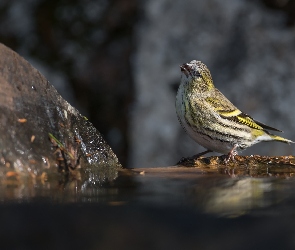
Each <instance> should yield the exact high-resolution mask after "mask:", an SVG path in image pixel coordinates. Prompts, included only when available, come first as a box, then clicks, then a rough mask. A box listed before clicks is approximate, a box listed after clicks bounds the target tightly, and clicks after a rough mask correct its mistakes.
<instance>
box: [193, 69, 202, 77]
mask: <svg viewBox="0 0 295 250" xmlns="http://www.w3.org/2000/svg"><path fill="white" fill-rule="evenodd" d="M194 76H195V77H202V75H201V74H200V72H199V71H197V70H196V71H195V72H194Z"/></svg>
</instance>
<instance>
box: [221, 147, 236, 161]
mask: <svg viewBox="0 0 295 250" xmlns="http://www.w3.org/2000/svg"><path fill="white" fill-rule="evenodd" d="M237 147H238V145H237V144H236V145H235V146H234V147H233V148H232V149H231V151H229V153H228V154H227V155H226V157H225V160H224V162H225V164H227V163H228V161H229V160H230V159H232V161H234V160H235V156H236V155H238V152H237V150H236V149H237Z"/></svg>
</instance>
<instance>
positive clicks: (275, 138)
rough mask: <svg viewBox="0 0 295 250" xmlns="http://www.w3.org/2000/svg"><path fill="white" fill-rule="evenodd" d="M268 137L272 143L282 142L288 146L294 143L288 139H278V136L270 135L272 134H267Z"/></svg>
mask: <svg viewBox="0 0 295 250" xmlns="http://www.w3.org/2000/svg"><path fill="white" fill-rule="evenodd" d="M268 135H269V136H270V137H271V138H272V139H273V140H274V141H280V142H284V143H288V144H290V143H295V142H293V141H291V140H288V139H286V138H283V137H280V136H278V135H272V134H270V133H268Z"/></svg>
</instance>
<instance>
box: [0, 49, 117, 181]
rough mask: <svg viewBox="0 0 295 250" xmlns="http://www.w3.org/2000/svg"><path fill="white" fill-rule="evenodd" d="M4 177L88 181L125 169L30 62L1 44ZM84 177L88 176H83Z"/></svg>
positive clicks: (1, 160)
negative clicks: (66, 176)
mask: <svg viewBox="0 0 295 250" xmlns="http://www.w3.org/2000/svg"><path fill="white" fill-rule="evenodd" d="M0 134H1V136H0V176H2V177H7V178H8V177H11V176H33V177H34V178H35V177H38V176H42V175H43V176H44V174H46V175H49V174H56V173H65V174H68V173H74V172H80V176H82V177H83V178H84V180H86V181H87V182H93V183H97V182H99V183H101V181H103V180H112V179H114V178H115V177H116V176H117V170H118V169H119V168H120V167H121V165H120V163H119V162H118V159H117V157H116V155H115V154H114V153H113V151H112V149H111V148H110V147H109V145H108V144H107V143H106V142H105V141H104V140H103V138H102V136H101V134H100V133H99V132H98V131H97V130H96V129H95V128H94V127H93V125H92V124H91V123H90V122H89V121H88V120H87V118H86V117H84V116H82V115H81V114H80V113H79V112H78V111H77V110H76V109H75V108H73V107H72V106H71V105H70V104H69V103H68V102H66V101H65V100H64V99H63V98H62V97H61V96H60V95H59V94H58V93H57V91H56V89H55V88H54V87H53V86H52V85H51V84H50V83H49V82H48V81H47V80H46V79H45V77H44V76H42V75H41V73H40V72H39V71H37V70H36V69H35V68H33V67H32V66H31V65H30V64H29V63H28V62H27V61H26V60H24V59H23V58H22V57H20V56H19V55H18V54H16V53H15V52H13V51H12V50H10V49H8V48H7V47H5V46H4V45H3V44H0ZM81 174H82V175H81Z"/></svg>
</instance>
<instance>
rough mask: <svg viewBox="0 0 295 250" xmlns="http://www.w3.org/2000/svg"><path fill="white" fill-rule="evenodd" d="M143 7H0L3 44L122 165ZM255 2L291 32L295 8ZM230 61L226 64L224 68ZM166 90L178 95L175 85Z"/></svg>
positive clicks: (99, 3)
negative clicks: (72, 109)
mask: <svg viewBox="0 0 295 250" xmlns="http://www.w3.org/2000/svg"><path fill="white" fill-rule="evenodd" d="M143 2H144V1H136V0H112V1H111V0H73V1H65V0H61V1H60V0H58V1H57V0H50V1H48V0H34V1H33V0H31V1H23V0H13V1H11V0H9V1H8V0H2V1H1V3H0V42H2V43H4V44H5V45H6V46H8V47H10V48H12V49H13V50H15V51H16V52H18V53H19V54H20V55H22V56H24V57H25V58H26V59H27V60H28V61H30V62H31V63H32V64H33V65H34V66H35V67H36V68H37V69H39V70H40V71H41V72H42V73H43V74H44V75H45V76H46V77H47V79H48V80H49V81H50V82H51V83H52V84H53V85H54V86H55V87H56V88H57V89H58V91H59V92H60V93H61V95H62V96H63V97H65V98H66V99H67V100H68V101H69V102H70V103H71V104H72V105H73V106H75V107H76V108H78V109H79V110H80V111H81V113H82V114H84V115H86V116H87V117H88V118H89V120H90V121H91V122H92V123H93V124H94V126H95V127H96V128H98V130H99V131H100V132H101V133H102V134H103V136H104V137H105V139H106V140H107V142H108V143H109V144H110V145H111V147H112V148H113V150H114V152H115V153H116V154H117V156H118V158H119V160H120V162H121V163H122V164H123V165H124V166H127V165H128V162H130V157H131V156H130V155H131V154H132V150H130V148H131V147H130V145H131V143H132V140H131V139H130V135H131V133H132V131H131V129H130V121H131V110H132V107H133V105H136V97H135V95H138V93H136V91H135V88H136V82H135V81H134V78H133V71H134V70H135V68H134V64H132V61H133V57H134V56H135V55H136V53H137V40H136V39H135V38H136V36H137V35H136V34H137V33H136V32H138V29H141V28H142V27H144V25H142V24H144V22H145V8H146V6H147V4H146V3H145V4H143ZM252 2H256V3H257V4H258V5H260V6H263V8H264V9H266V10H267V11H270V12H272V13H273V15H284V18H285V21H284V23H283V24H282V29H289V30H290V32H294V31H292V30H294V23H295V3H294V1H288V0H286V1H279V0H277V1H276V0H261V1H252ZM256 3H255V4H256ZM184 4H185V2H184ZM208 14H210V13H208ZM163 15H165V9H164V10H163ZM196 25H201V24H196ZM171 29H173V26H172V27H171ZM140 32H144V31H142V30H141V31H140ZM163 35H164V34H163ZM171 53H173V51H171ZM208 53H210V51H209V52H208ZM235 53H236V54H237V55H238V56H239V53H240V51H239V50H237V51H236V52H235V51H233V55H232V57H233V56H235V55H236V54H235ZM192 59H193V58H192ZM232 60H233V59H232V58H226V59H225V60H224V62H222V63H223V64H228V63H231V61H232ZM180 63H183V62H179V64H180ZM232 63H234V62H232ZM217 73H218V72H217ZM170 83H171V88H172V89H173V91H175V89H176V88H177V87H176V86H177V84H178V79H175V82H170ZM170 83H169V84H170ZM155 91H156V90H155ZM144 132H145V131H142V133H144ZM293 139H294V138H293ZM151 140H153V138H151ZM142 143H145V142H142ZM167 164H170V162H167V163H166V165H167Z"/></svg>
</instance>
